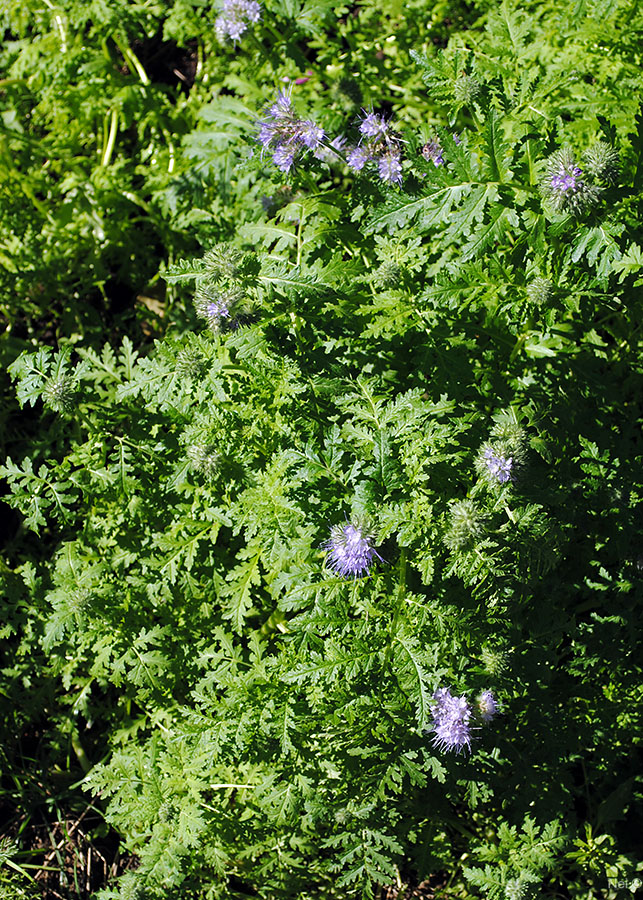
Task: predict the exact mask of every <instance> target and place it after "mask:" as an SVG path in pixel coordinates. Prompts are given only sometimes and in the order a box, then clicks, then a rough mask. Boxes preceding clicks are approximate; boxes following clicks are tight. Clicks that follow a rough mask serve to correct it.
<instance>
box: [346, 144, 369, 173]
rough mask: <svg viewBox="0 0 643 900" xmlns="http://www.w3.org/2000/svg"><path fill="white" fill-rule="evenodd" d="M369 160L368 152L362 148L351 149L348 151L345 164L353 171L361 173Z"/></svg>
mask: <svg viewBox="0 0 643 900" xmlns="http://www.w3.org/2000/svg"><path fill="white" fill-rule="evenodd" d="M370 158H371V157H370V155H369V153H368V150H365V149H364V147H353V149H352V150H349V151H348V154H347V156H346V162H347V163H348V165H349V167H350V168H351V169H353V171H355V172H361V171H362V169H363V168H364V166H365V165H366V163H367V162H368V161H369V159H370Z"/></svg>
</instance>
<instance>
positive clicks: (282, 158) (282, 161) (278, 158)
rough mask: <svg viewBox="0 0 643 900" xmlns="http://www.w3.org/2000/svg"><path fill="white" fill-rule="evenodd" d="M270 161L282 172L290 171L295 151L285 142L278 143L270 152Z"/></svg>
mask: <svg viewBox="0 0 643 900" xmlns="http://www.w3.org/2000/svg"><path fill="white" fill-rule="evenodd" d="M272 161H273V162H274V164H275V165H276V166H277V168H278V169H281V171H282V172H286V173H288V172H290V170H291V168H292V165H293V163H294V161H295V151H294V150H293V149H292V148H291V147H288V146H287V145H286V144H280V145H279V146H278V147H277V148H276V149H275V151H274V153H273V154H272Z"/></svg>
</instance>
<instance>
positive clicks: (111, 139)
mask: <svg viewBox="0 0 643 900" xmlns="http://www.w3.org/2000/svg"><path fill="white" fill-rule="evenodd" d="M105 121H107V120H105ZM117 134H118V110H117V109H116V108H114V109H113V110H112V112H111V118H110V123H109V134H108V136H107V141H106V143H105V146H104V147H103V155H102V157H101V160H100V164H101V166H108V165H109V163H110V160H111V158H112V153H113V152H114V144H115V143H116V135H117Z"/></svg>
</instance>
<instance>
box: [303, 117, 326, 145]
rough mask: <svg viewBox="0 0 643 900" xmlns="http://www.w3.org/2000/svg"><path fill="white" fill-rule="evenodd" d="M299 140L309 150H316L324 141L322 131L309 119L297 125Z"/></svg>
mask: <svg viewBox="0 0 643 900" xmlns="http://www.w3.org/2000/svg"><path fill="white" fill-rule="evenodd" d="M299 140H300V141H301V142H302V144H304V145H305V146H306V147H308V149H309V150H316V149H317V147H319V145H320V144H321V142H322V141H323V140H324V129H323V128H322V127H321V126H320V125H317V124H316V123H315V122H311V121H310V120H309V119H306V120H304V121H303V122H300V124H299Z"/></svg>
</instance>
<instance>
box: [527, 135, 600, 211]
mask: <svg viewBox="0 0 643 900" xmlns="http://www.w3.org/2000/svg"><path fill="white" fill-rule="evenodd" d="M541 191H542V193H543V195H544V196H545V197H546V198H547V199H548V200H549V202H550V203H551V205H552V206H553V208H554V209H555V210H557V211H558V212H561V211H563V212H571V213H575V214H576V213H580V212H582V211H583V210H584V209H585V208H587V207H588V206H590V205H591V204H592V203H594V202H595V201H596V200H597V199H598V196H599V194H600V190H599V189H598V188H597V187H596V186H595V185H592V184H589V183H588V182H587V181H586V180H585V178H584V177H583V170H582V169H581V167H580V166H579V165H577V163H576V160H575V158H574V154H573V152H572V150H571V148H570V147H561V149H560V150H556V151H555V153H552V155H551V156H550V157H549V159H548V160H547V164H546V168H545V175H544V178H543V180H542V182H541Z"/></svg>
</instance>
